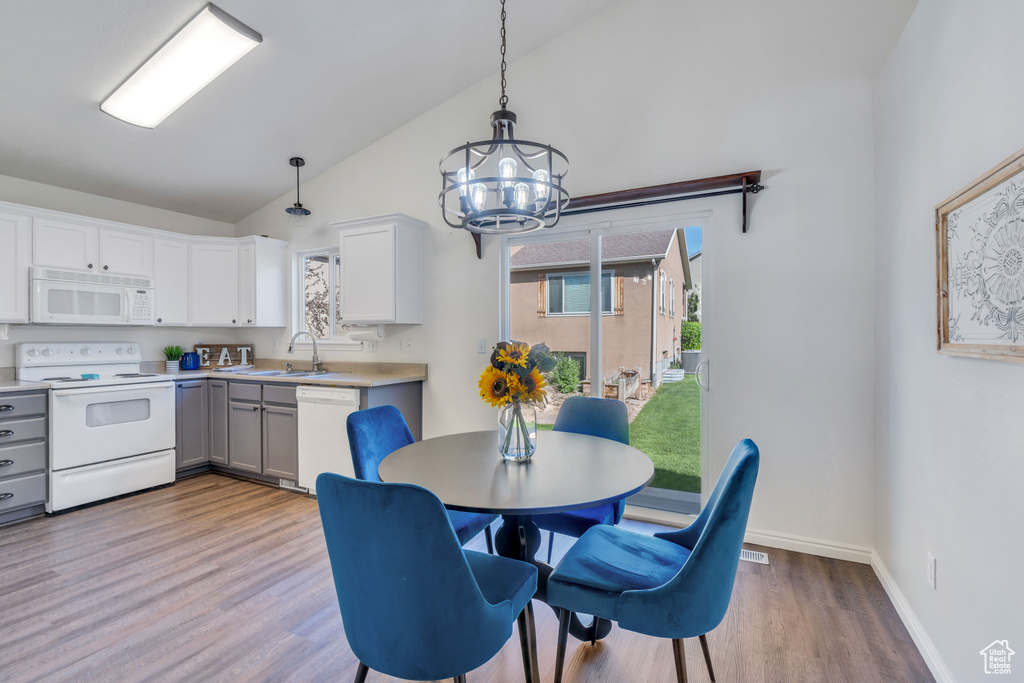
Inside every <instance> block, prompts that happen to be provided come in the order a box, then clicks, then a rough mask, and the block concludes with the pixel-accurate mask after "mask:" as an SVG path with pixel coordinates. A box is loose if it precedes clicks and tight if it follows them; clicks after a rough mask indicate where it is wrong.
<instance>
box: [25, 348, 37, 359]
mask: <svg viewBox="0 0 1024 683" xmlns="http://www.w3.org/2000/svg"><path fill="white" fill-rule="evenodd" d="M28 355H29V357H31V358H35V357H36V356H38V355H39V352H38V351H36V350H35V349H29V350H28Z"/></svg>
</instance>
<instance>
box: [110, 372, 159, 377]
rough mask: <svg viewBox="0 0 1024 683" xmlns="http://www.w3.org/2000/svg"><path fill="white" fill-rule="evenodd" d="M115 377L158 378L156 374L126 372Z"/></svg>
mask: <svg viewBox="0 0 1024 683" xmlns="http://www.w3.org/2000/svg"><path fill="white" fill-rule="evenodd" d="M114 377H156V373H154V372H141V373H140V372H124V373H121V374H119V375H114Z"/></svg>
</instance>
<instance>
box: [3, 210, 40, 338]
mask: <svg viewBox="0 0 1024 683" xmlns="http://www.w3.org/2000/svg"><path fill="white" fill-rule="evenodd" d="M0 245H3V247H2V248H0V323H27V322H28V268H29V262H30V261H31V254H32V219H30V218H29V217H28V216H19V215H18V214H13V213H0Z"/></svg>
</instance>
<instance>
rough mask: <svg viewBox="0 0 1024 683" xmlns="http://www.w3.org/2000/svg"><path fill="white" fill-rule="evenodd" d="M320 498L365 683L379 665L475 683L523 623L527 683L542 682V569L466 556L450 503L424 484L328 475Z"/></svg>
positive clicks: (320, 483)
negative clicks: (538, 613)
mask: <svg viewBox="0 0 1024 683" xmlns="http://www.w3.org/2000/svg"><path fill="white" fill-rule="evenodd" d="M316 497H317V503H318V504H319V506H320V519H321V520H322V522H323V528H324V537H325V538H326V540H327V552H328V555H329V556H330V559H331V572H332V573H333V574H334V588H335V590H336V591H337V594H338V605H339V607H340V608H341V619H342V622H343V623H344V625H345V635H346V636H347V637H348V642H349V645H350V646H351V648H352V652H353V653H354V654H355V656H356V657H357V658H358V659H359V667H358V670H357V672H356V677H355V681H356V683H362V682H363V681H364V680H365V679H366V674H367V672H368V671H369V669H370V668H371V667H372V668H373V669H374V670H376V671H380V672H382V673H385V674H387V675H389V676H395V677H398V678H404V679H411V680H416V681H433V680H437V679H441V678H455V680H456V681H457V682H460V681H461V683H465V681H466V676H465V674H466V672H467V671H470V670H472V669H475V668H476V667H478V666H480V665H481V664H483V663H484V662H486V661H487V660H489V659H490V658H491V657H493V656H494V654H495V653H496V652H497V651H498V650H500V649H501V647H502V645H504V644H505V642H506V641H507V640H508V638H509V636H510V635H511V634H512V622H513V621H518V624H519V637H520V645H521V646H522V649H523V664H524V666H525V668H526V674H527V675H526V681H527V683H530V682H531V681H537V680H538V678H537V650H536V646H537V643H536V632H535V626H534V620H533V608H532V606H531V603H530V600H531V599H532V598H533V595H534V593H536V592H537V568H536V567H534V566H533V565H530V564H527V563H525V562H519V561H518V560H510V559H508V558H505V557H498V556H496V555H487V554H486V553H478V552H473V551H471V550H463V549H462V548H461V547H460V545H459V541H458V539H457V538H456V536H455V530H454V529H453V528H452V525H451V522H450V521H449V520H448V516H447V514H446V510H445V509H444V506H443V505H442V504H441V501H440V500H438V499H437V496H435V495H434V494H433V493H431V492H430V491H428V490H426V489H424V488H421V487H419V486H413V485H411V484H384V483H380V482H370V481H360V480H358V479H350V478H348V477H343V476H341V475H340V474H334V473H331V472H326V473H324V474H321V475H320V476H319V477H317V479H316ZM382 539H388V540H389V541H393V542H388V543H382V542H381V540H382Z"/></svg>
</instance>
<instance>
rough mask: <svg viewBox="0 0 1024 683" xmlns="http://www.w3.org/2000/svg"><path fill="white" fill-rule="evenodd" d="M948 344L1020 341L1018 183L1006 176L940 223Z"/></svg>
mask: <svg viewBox="0 0 1024 683" xmlns="http://www.w3.org/2000/svg"><path fill="white" fill-rule="evenodd" d="M946 239H947V254H948V264H949V265H948V269H949V270H948V277H949V311H948V324H949V341H951V342H956V343H965V344H990V345H992V344H994V345H1006V346H1014V345H1017V344H1019V343H1021V342H1022V341H1024V183H1022V182H1018V181H1017V180H1016V179H1015V178H1010V179H1009V180H1006V181H1005V182H1003V183H1001V184H999V185H996V186H995V187H993V188H991V189H990V190H988V191H987V192H985V193H984V194H982V195H980V196H979V197H977V198H976V199H974V200H973V201H971V202H969V203H967V204H965V205H963V206H961V207H960V208H958V209H956V210H955V211H951V212H950V213H949V214H948V216H947V219H946Z"/></svg>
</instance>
